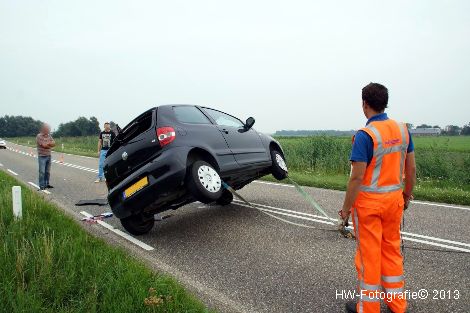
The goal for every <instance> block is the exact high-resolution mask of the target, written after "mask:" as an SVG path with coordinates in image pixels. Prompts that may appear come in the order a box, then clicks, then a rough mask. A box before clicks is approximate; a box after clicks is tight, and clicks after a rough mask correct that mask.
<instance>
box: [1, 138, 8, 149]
mask: <svg viewBox="0 0 470 313" xmlns="http://www.w3.org/2000/svg"><path fill="white" fill-rule="evenodd" d="M6 148H7V143H6V142H5V140H0V149H6Z"/></svg>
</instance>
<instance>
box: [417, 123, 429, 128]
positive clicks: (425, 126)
mask: <svg viewBox="0 0 470 313" xmlns="http://www.w3.org/2000/svg"><path fill="white" fill-rule="evenodd" d="M416 128H432V126H431V125H428V124H421V125H419V126H416Z"/></svg>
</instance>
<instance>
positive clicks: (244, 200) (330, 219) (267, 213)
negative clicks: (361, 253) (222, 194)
mask: <svg viewBox="0 0 470 313" xmlns="http://www.w3.org/2000/svg"><path fill="white" fill-rule="evenodd" d="M222 186H223V187H224V188H225V189H227V190H228V191H230V192H231V193H232V194H233V195H234V196H235V197H237V198H238V199H240V200H241V201H242V202H243V203H244V204H246V205H247V206H248V207H250V208H252V209H255V210H257V211H259V212H261V213H264V214H266V215H268V216H269V217H272V218H274V219H277V220H279V221H282V222H284V223H288V224H291V225H295V226H299V227H303V228H310V229H317V230H324V231H331V232H338V229H331V228H322V227H317V226H311V225H305V224H301V223H296V222H292V221H289V220H287V219H284V218H282V217H278V216H275V215H274V214H271V213H269V212H266V211H265V210H264V209H262V208H258V207H256V206H254V205H253V204H251V203H250V202H249V201H248V200H246V199H245V198H243V197H242V196H241V195H240V194H239V193H238V192H236V191H235V189H233V188H232V187H230V186H229V185H228V184H227V183H225V182H222ZM299 187H300V186H299ZM303 193H304V194H305V191H303ZM312 201H315V200H313V199H312ZM320 210H322V209H321V208H320ZM322 211H323V210H322ZM322 214H323V215H326V218H327V219H328V220H329V221H330V222H331V225H335V224H334V222H333V221H335V220H334V219H332V218H330V217H329V216H328V215H327V214H326V213H325V212H324V211H323V213H322ZM341 234H342V235H343V236H345V237H346V235H345V234H343V233H341ZM348 238H351V237H348Z"/></svg>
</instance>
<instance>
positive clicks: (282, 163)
mask: <svg viewBox="0 0 470 313" xmlns="http://www.w3.org/2000/svg"><path fill="white" fill-rule="evenodd" d="M276 163H277V165H279V167H280V168H282V170H284V171H285V172H287V165H286V162H285V161H284V158H283V157H282V156H281V155H280V154H278V153H276Z"/></svg>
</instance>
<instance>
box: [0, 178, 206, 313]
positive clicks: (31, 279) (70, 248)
mask: <svg viewBox="0 0 470 313" xmlns="http://www.w3.org/2000/svg"><path fill="white" fill-rule="evenodd" d="M13 185H21V184H20V183H19V182H18V181H16V180H15V179H13V178H11V177H10V176H8V175H6V174H5V173H4V172H2V171H0V264H1V266H0V303H1V308H0V311H2V312H113V313H116V312H118V313H119V312H208V310H207V309H205V308H204V306H203V305H202V304H201V303H200V302H199V301H197V300H196V299H195V298H194V297H193V296H191V295H190V294H188V292H186V291H185V290H184V289H183V288H182V287H181V286H180V285H179V284H178V283H177V282H176V281H175V280H174V279H172V278H170V277H168V276H165V275H160V274H155V273H153V272H152V271H151V270H150V269H148V268H147V267H145V266H144V265H143V264H141V263H140V262H138V261H137V260H135V259H133V258H132V257H130V256H129V255H128V254H127V253H126V252H124V251H123V250H122V249H118V248H115V247H111V246H109V245H108V244H106V243H105V242H104V241H102V240H100V239H97V238H95V237H93V236H91V235H90V234H88V233H87V232H86V231H84V230H83V229H82V228H81V227H80V225H78V223H79V222H77V221H74V220H72V219H71V218H69V217H67V216H65V214H64V213H63V212H61V210H60V209H59V208H57V207H56V206H54V205H52V204H50V203H48V202H46V201H45V200H44V199H43V198H42V197H40V196H39V195H37V194H36V193H34V192H32V191H31V190H29V189H28V188H26V187H24V186H23V188H22V192H23V197H22V198H23V219H21V220H15V219H14V218H13V214H12V204H11V187H12V186H13ZM150 288H153V289H152V290H150ZM152 297H153V298H152ZM146 298H147V300H145V299H146ZM145 302H147V304H146V303H145ZM149 302H153V303H157V302H158V303H159V304H158V305H157V304H153V305H152V304H149Z"/></svg>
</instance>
